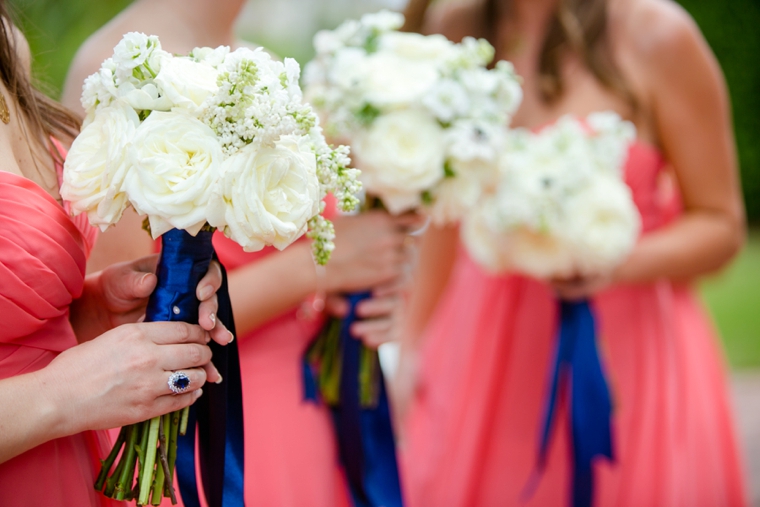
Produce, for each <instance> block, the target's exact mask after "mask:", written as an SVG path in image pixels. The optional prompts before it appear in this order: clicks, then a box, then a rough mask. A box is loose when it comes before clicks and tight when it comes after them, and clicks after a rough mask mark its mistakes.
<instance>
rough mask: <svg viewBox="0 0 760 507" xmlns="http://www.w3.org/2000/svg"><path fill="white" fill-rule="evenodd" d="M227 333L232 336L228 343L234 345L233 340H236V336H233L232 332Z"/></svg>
mask: <svg viewBox="0 0 760 507" xmlns="http://www.w3.org/2000/svg"><path fill="white" fill-rule="evenodd" d="M227 332H228V333H229V334H230V341H228V342H227V343H232V340H234V339H235V335H234V334H232V332H230V331H227Z"/></svg>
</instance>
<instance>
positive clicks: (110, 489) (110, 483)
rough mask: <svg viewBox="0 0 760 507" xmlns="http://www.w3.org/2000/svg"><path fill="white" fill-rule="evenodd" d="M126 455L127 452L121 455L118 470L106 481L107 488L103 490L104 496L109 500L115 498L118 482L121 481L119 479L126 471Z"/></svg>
mask: <svg viewBox="0 0 760 507" xmlns="http://www.w3.org/2000/svg"><path fill="white" fill-rule="evenodd" d="M124 454H125V452H122V453H121V458H119V463H118V464H117V465H116V470H114V471H113V473H112V474H111V476H110V477H109V478H108V479H107V480H106V488H105V489H104V490H103V494H104V495H105V496H107V497H108V498H113V493H114V488H116V482H117V481H118V480H119V477H121V471H122V470H124V466H125V463H124V462H125V461H126V460H125V459H124Z"/></svg>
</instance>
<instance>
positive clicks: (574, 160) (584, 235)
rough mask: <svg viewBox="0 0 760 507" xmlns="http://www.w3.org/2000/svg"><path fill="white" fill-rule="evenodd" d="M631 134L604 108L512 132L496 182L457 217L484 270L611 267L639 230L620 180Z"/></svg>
mask: <svg viewBox="0 0 760 507" xmlns="http://www.w3.org/2000/svg"><path fill="white" fill-rule="evenodd" d="M634 137H635V128H634V126H633V125H632V124H631V123H630V122H627V121H623V120H622V119H621V118H620V117H619V116H618V115H616V114H615V113H610V112H605V113H594V114H591V115H590V116H589V117H588V118H587V119H586V120H585V121H581V120H578V119H576V118H573V117H571V116H565V117H563V118H561V119H560V120H559V121H557V122H556V123H555V124H554V125H552V126H550V127H547V128H545V129H543V130H541V131H540V132H539V133H531V132H527V131H521V130H516V131H514V132H513V134H512V136H511V138H510V141H509V143H508V144H509V146H508V148H507V149H506V150H504V152H503V153H502V156H501V159H500V165H501V170H502V175H501V178H500V180H499V183H498V185H497V186H496V188H495V189H494V191H492V192H490V193H488V194H487V195H485V196H484V198H483V199H481V200H480V202H479V203H478V205H477V206H476V207H475V208H474V209H473V211H472V213H471V214H470V215H469V216H467V218H466V219H465V220H464V222H463V227H462V239H463V242H464V244H465V246H466V247H467V249H468V251H469V252H470V254H471V255H472V257H473V258H474V259H475V260H476V261H477V262H479V263H480V264H481V265H483V266H484V267H485V268H487V269H488V270H490V271H494V272H503V271H506V270H515V271H520V272H522V273H525V274H528V275H531V276H534V277H536V278H541V279H547V278H553V277H560V278H565V277H572V276H576V275H592V274H600V273H604V272H606V271H608V270H610V269H613V268H614V267H615V266H616V265H618V264H619V263H620V262H622V261H623V260H624V259H625V257H626V256H627V255H628V254H629V253H630V251H631V249H632V248H633V246H634V244H635V243H636V240H637V238H638V233H639V229H640V217H639V213H638V210H637V209H636V206H635V205H634V203H633V200H632V196H631V192H630V189H629V188H628V187H627V186H626V185H625V183H624V182H623V168H624V164H625V161H626V158H627V153H628V147H629V144H630V143H631V141H632V140H633V139H634Z"/></svg>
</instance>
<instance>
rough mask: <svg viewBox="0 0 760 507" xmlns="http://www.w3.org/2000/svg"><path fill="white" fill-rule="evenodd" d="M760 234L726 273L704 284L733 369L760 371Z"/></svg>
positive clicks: (759, 232)
mask: <svg viewBox="0 0 760 507" xmlns="http://www.w3.org/2000/svg"><path fill="white" fill-rule="evenodd" d="M759 287H760V230H752V231H750V235H749V241H748V242H747V246H746V247H745V249H744V251H742V253H741V255H739V257H738V258H737V259H736V261H735V262H734V263H733V264H732V265H731V266H730V267H729V268H728V269H726V271H725V272H723V273H721V274H720V275H719V276H716V277H713V278H710V279H708V280H705V281H704V282H703V283H702V295H703V296H704V299H705V301H706V303H707V306H708V307H709V309H710V313H711V314H712V316H713V319H714V320H715V324H716V325H717V327H718V330H719V331H720V335H721V336H722V338H723V343H724V344H725V346H726V352H727V355H728V360H729V362H730V364H731V366H733V367H734V368H758V367H760V312H759V311H758V309H760V290H758V288H759Z"/></svg>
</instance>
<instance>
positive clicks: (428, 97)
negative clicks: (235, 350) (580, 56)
mask: <svg viewBox="0 0 760 507" xmlns="http://www.w3.org/2000/svg"><path fill="white" fill-rule="evenodd" d="M403 22H404V18H403V16H402V15H400V14H397V13H391V12H388V11H382V12H379V13H376V14H368V15H366V16H364V17H362V18H361V20H358V21H347V22H345V23H343V24H342V25H340V26H339V27H338V28H337V29H335V30H333V31H322V32H320V33H318V34H317V35H316V37H315V38H314V46H315V49H316V57H315V59H314V60H313V61H312V62H310V63H309V64H308V65H307V66H306V68H305V71H304V81H305V83H306V85H305V93H306V96H307V97H308V98H309V100H310V101H311V102H312V103H313V104H314V106H315V108H316V109H317V111H318V112H319V114H320V116H321V117H322V120H323V122H324V125H325V133H326V134H327V135H328V137H331V138H334V139H337V140H340V141H341V142H345V143H347V144H350V145H351V149H352V153H353V155H354V158H355V161H356V164H357V167H359V168H361V171H362V173H361V178H362V184H363V188H364V189H365V190H366V194H367V199H366V202H365V208H373V207H375V208H384V209H386V210H387V211H388V212H390V213H392V214H401V213H404V212H421V213H424V214H427V215H429V216H430V217H431V219H432V220H433V221H435V222H436V223H438V224H443V223H449V222H455V221H457V220H459V219H461V218H462V217H463V216H464V215H465V213H466V212H467V210H468V209H469V208H470V207H472V206H473V205H475V204H476V203H477V201H478V199H479V198H480V196H481V194H482V190H483V189H484V188H488V186H489V185H491V184H495V181H496V180H497V176H498V166H497V160H498V155H499V153H500V152H501V151H502V149H503V146H504V143H505V142H506V139H507V127H508V124H509V121H510V119H511V116H512V114H513V112H514V111H515V110H516V109H517V106H518V105H519V103H520V101H521V99H522V90H521V88H520V82H519V79H518V78H517V76H516V75H515V73H514V71H513V68H512V65H511V64H510V63H508V62H505V61H500V62H497V63H496V65H495V67H494V68H493V69H488V68H487V65H488V64H489V63H490V62H491V60H492V59H493V56H494V49H493V47H492V46H491V45H490V44H489V43H488V42H486V41H485V40H476V39H473V38H466V39H465V40H464V41H463V42H462V43H461V44H455V43H453V42H451V41H449V40H447V39H446V38H445V37H443V36H440V35H432V36H423V35H419V34H414V33H402V32H399V31H398V29H399V28H400V27H401V25H402V24H403ZM370 296H371V294H370V293H369V292H364V293H358V294H350V295H348V298H349V302H350V307H351V309H350V311H349V313H348V316H347V317H345V318H344V319H342V320H340V319H332V320H330V321H329V322H328V323H327V325H326V326H325V328H324V330H323V332H322V333H321V335H320V336H319V337H318V338H317V340H316V341H315V343H314V344H313V346H312V348H311V349H310V351H309V352H308V354H307V362H308V366H307V367H306V368H305V371H306V373H307V374H306V384H305V386H306V391H307V396H308V397H311V398H314V397H315V394H314V392H315V391H319V393H320V395H321V399H322V400H323V401H324V402H325V403H327V404H328V405H329V406H330V407H331V408H332V410H333V414H334V418H333V419H334V421H335V428H336V434H337V437H338V444H339V450H340V456H341V461H342V463H343V465H344V467H345V470H346V475H347V477H348V481H349V484H350V486H351V492H352V495H353V499H354V503H355V505H357V506H381V505H383V506H387V507H392V506H399V505H401V504H402V500H401V494H400V485H399V481H398V471H397V465H396V458H395V454H394V438H393V433H392V430H391V425H390V417H389V415H388V406H387V405H388V404H387V399H386V392H385V386H384V382H383V379H382V372H381V371H380V368H379V362H378V357H377V352H376V351H375V350H371V349H368V348H366V347H364V346H363V345H362V344H361V343H359V342H357V341H356V340H355V339H354V338H352V337H351V336H350V333H349V328H350V326H351V323H352V322H353V321H354V320H355V319H356V316H355V312H354V308H355V306H356V304H358V303H359V302H360V301H361V300H363V299H367V298H369V297H370ZM310 371H313V372H314V374H315V378H316V381H315V382H311V381H310V380H309V377H310V376H311V375H310V374H309V372H310ZM311 383H314V384H316V385H314V386H312V385H310V384H311Z"/></svg>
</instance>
